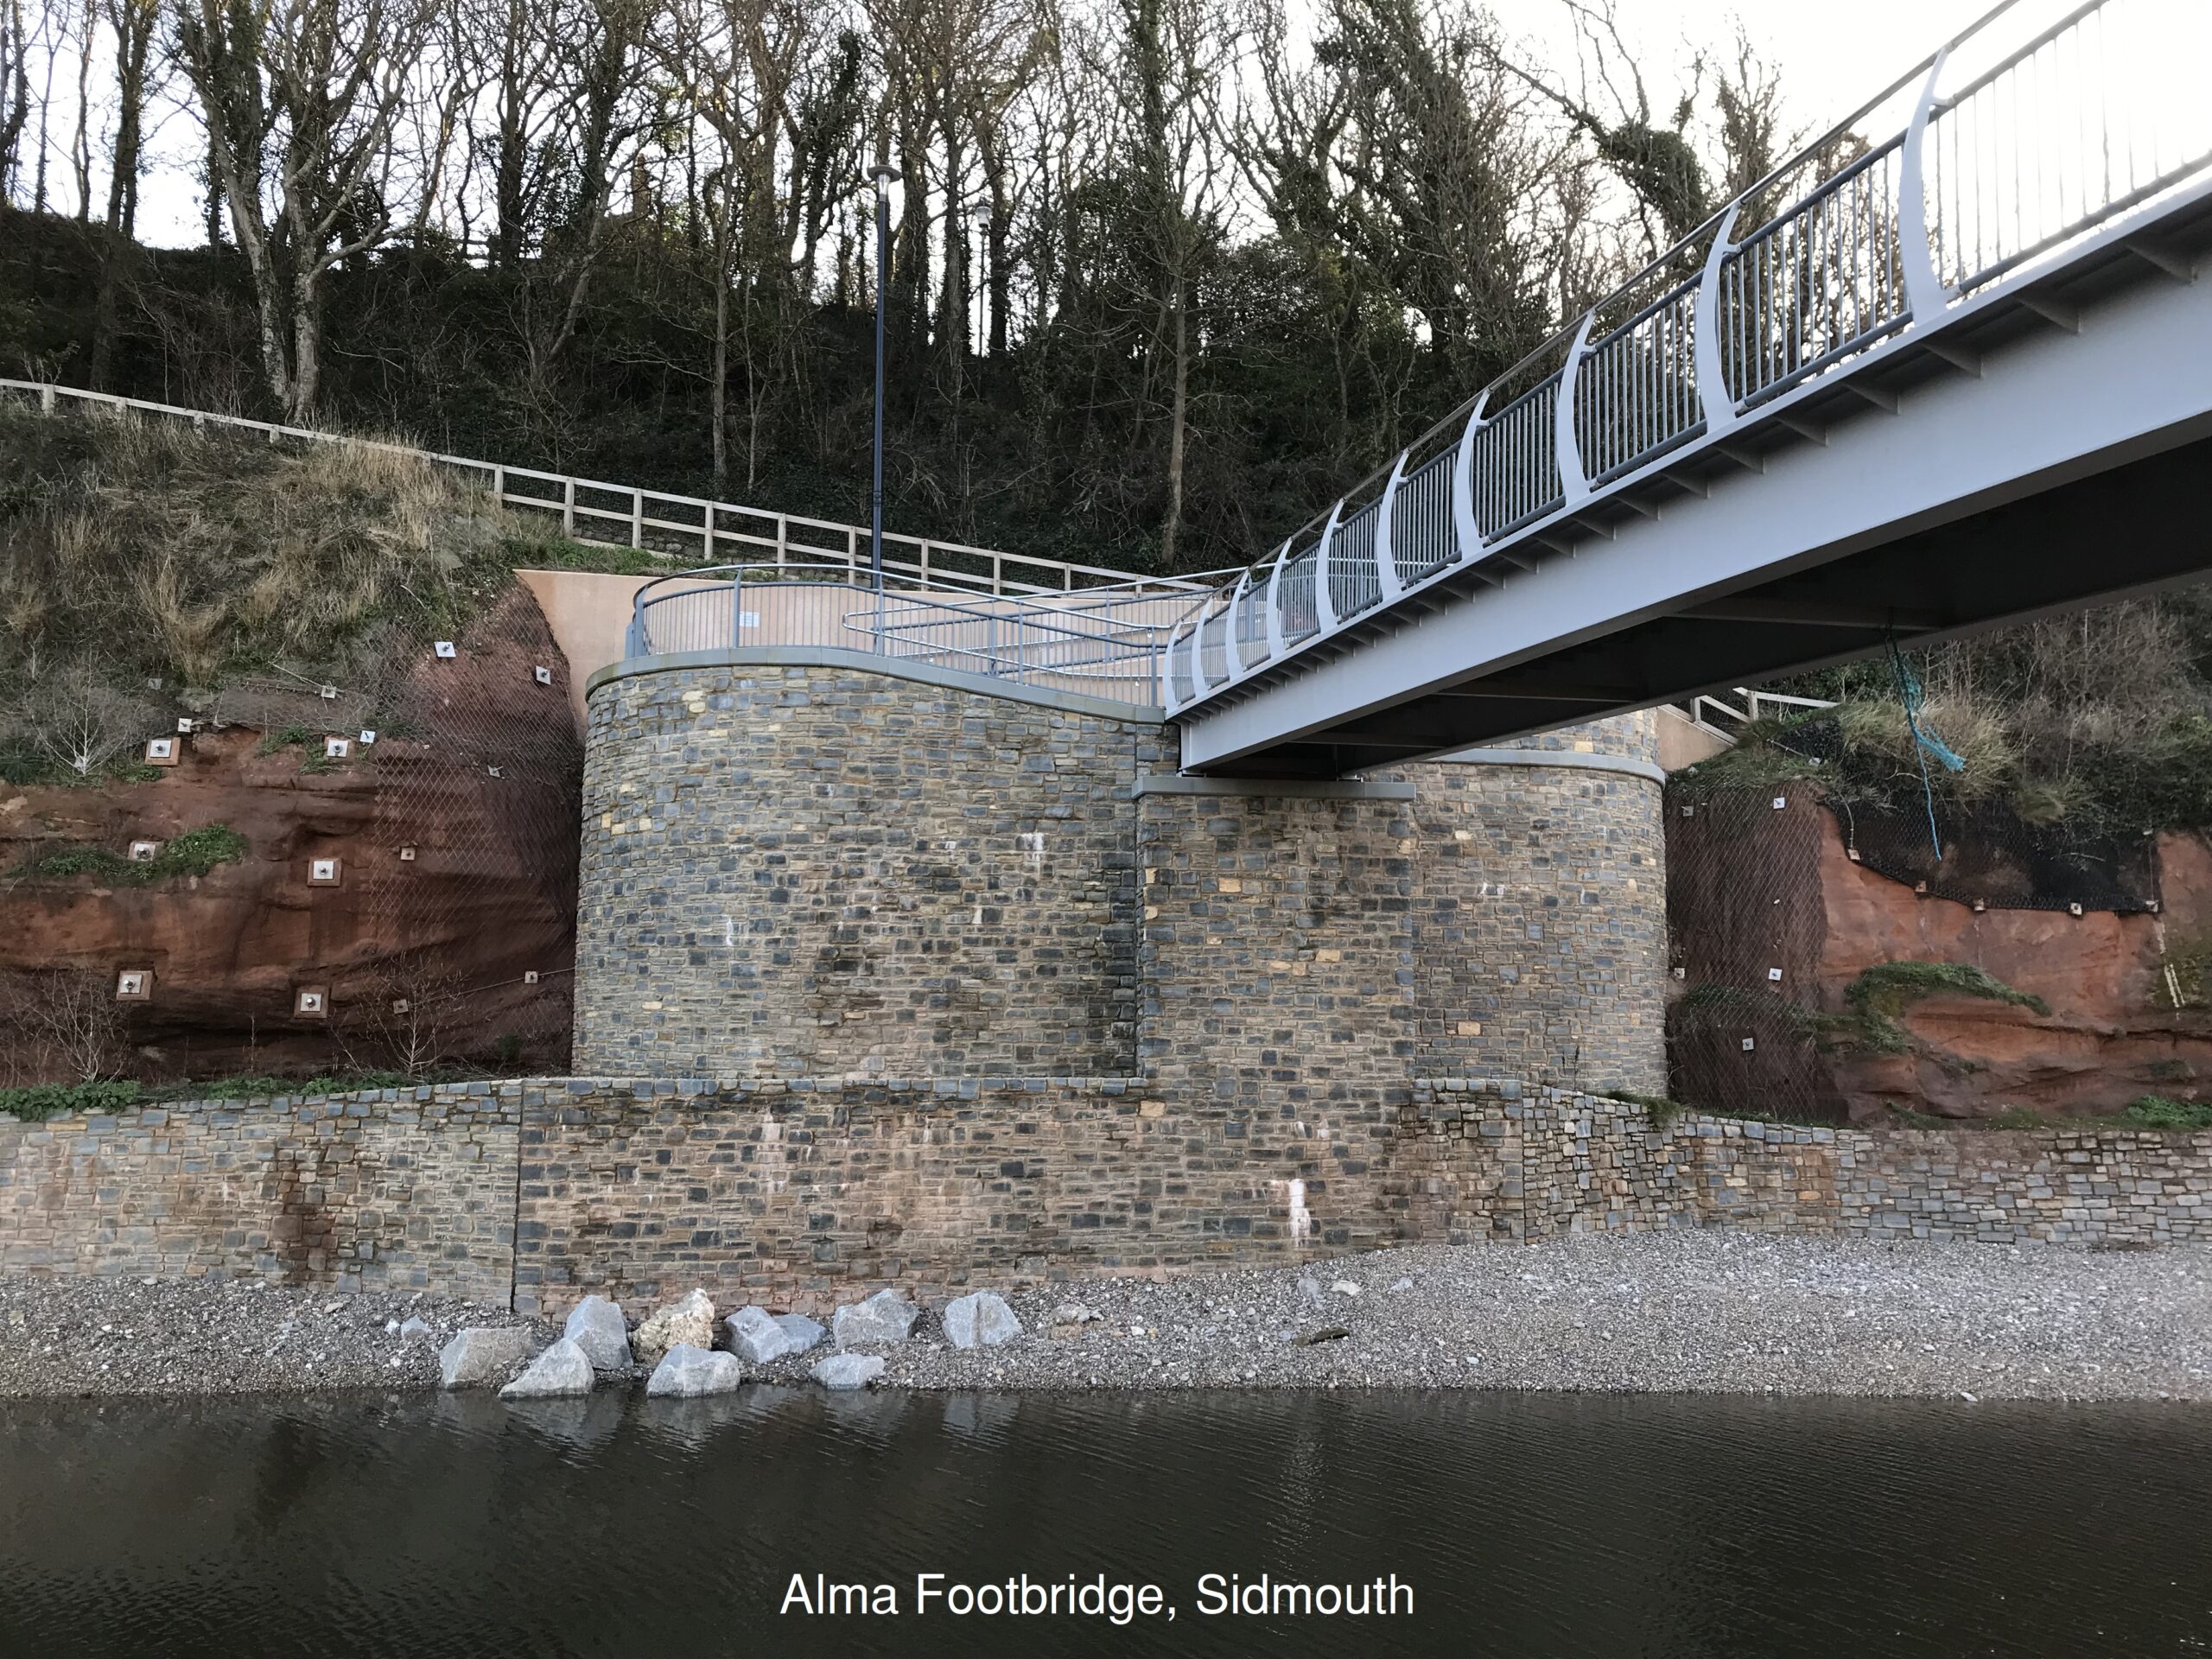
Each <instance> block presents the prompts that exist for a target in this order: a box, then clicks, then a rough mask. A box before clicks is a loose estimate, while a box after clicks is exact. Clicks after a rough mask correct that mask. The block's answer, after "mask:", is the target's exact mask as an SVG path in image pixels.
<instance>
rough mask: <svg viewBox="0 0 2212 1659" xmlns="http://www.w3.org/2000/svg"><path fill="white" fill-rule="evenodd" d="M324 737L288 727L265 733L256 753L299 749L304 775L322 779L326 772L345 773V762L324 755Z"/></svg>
mask: <svg viewBox="0 0 2212 1659" xmlns="http://www.w3.org/2000/svg"><path fill="white" fill-rule="evenodd" d="M324 736H325V734H324V733H321V732H311V731H309V730H308V728H306V727H304V726H287V727H285V728H283V730H282V731H278V732H265V733H264V734H262V739H261V742H260V744H259V745H258V746H257V747H256V748H255V750H254V753H256V754H276V753H280V752H282V751H283V750H285V749H297V750H299V752H300V771H301V772H302V773H304V774H310V775H313V776H316V777H320V776H321V775H322V774H323V773H325V772H340V771H343V770H344V769H345V766H346V762H345V761H343V760H333V759H332V758H331V757H330V756H329V755H327V754H326V753H323V747H322V740H323V738H324Z"/></svg>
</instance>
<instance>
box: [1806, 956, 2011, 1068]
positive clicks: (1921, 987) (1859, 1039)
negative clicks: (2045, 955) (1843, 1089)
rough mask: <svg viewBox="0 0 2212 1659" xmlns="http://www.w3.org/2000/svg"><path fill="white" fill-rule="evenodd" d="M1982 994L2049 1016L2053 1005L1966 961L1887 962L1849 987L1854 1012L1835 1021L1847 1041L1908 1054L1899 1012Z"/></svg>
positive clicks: (1839, 1035) (1846, 996)
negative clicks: (1933, 1000)
mask: <svg viewBox="0 0 2212 1659" xmlns="http://www.w3.org/2000/svg"><path fill="white" fill-rule="evenodd" d="M1936 995H1949V996H1978V997H1981V998H1983V999H1984V1000H1986V1001H1991V1002H2005V1003H2010V1004H2012V1006H2013V1007H2022V1008H2031V1009H2032V1010H2034V1011H2035V1012H2036V1013H2037V1014H2049V1013H2050V1004H2049V1003H2047V1002H2045V1001H2044V1000H2043V998H2041V997H2039V996H2034V995H2030V994H2029V993H2028V992H2025V991H2016V990H2014V989H2013V988H2012V987H2011V986H2010V985H2007V984H2006V983H2005V982H2004V981H2003V980H2001V979H1999V978H1997V977H1995V976H1993V975H1992V974H1990V973H1988V972H1986V970H1984V969H1980V968H1977V967H1975V966H1974V965H1973V964H1972V963H1963V962H1883V963H1876V964H1875V965H1874V966H1873V967H1872V968H1869V969H1866V972H1865V973H1863V974H1861V975H1859V977H1858V978H1856V979H1854V980H1853V981H1852V982H1851V984H1850V985H1849V987H1848V988H1846V990H1845V991H1844V994H1843V996H1844V1001H1847V1002H1848V1003H1849V1004H1850V1005H1851V1012H1850V1013H1849V1014H1846V1015H1843V1016H1841V1018H1840V1019H1839V1020H1835V1021H1834V1025H1833V1027H1832V1029H1833V1032H1834V1035H1835V1036H1836V1037H1837V1038H1838V1039H1840V1040H1841V1041H1843V1042H1845V1043H1847V1044H1849V1045H1852V1046H1860V1047H1865V1048H1869V1049H1872V1050H1873V1051H1874V1052H1877V1053H1883V1054H1902V1053H1904V1052H1906V1051H1907V1050H1909V1049H1910V1047H1911V1046H1912V1039H1911V1036H1910V1033H1907V1032H1906V1030H1905V1028H1904V1026H1903V1025H1901V1024H1899V1023H1898V1020H1897V1016H1898V1015H1899V1014H1903V1013H1904V1011H1905V1010H1906V1009H1907V1008H1909V1007H1911V1006H1912V1005H1913V1004H1914V1003H1916V1002H1917V1001H1920V1000H1921V999H1922V998H1923V997H1925V996H1936Z"/></svg>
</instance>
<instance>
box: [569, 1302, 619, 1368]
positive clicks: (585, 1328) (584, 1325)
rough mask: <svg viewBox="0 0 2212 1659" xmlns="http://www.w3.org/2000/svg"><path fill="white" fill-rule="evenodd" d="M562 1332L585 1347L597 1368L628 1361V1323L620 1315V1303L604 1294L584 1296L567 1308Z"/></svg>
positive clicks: (590, 1359) (585, 1353)
mask: <svg viewBox="0 0 2212 1659" xmlns="http://www.w3.org/2000/svg"><path fill="white" fill-rule="evenodd" d="M562 1334H563V1336H565V1337H567V1338H568V1339H569V1341H570V1342H573V1343H575V1344H576V1346H577V1347H579V1348H581V1349H582V1350H583V1351H584V1357H585V1358H586V1359H588V1360H589V1361H591V1363H592V1369H593V1370H598V1371H619V1370H624V1369H625V1368H626V1367H627V1366H628V1365H629V1363H630V1327H629V1326H628V1325H626V1324H625V1323H624V1322H623V1319H622V1304H621V1303H620V1302H610V1301H608V1300H607V1298H606V1297H604V1296H587V1297H585V1298H584V1299H583V1300H582V1301H581V1302H578V1303H577V1304H576V1305H575V1306H574V1307H572V1308H570V1309H569V1323H568V1325H566V1326H565V1327H563V1331H562Z"/></svg>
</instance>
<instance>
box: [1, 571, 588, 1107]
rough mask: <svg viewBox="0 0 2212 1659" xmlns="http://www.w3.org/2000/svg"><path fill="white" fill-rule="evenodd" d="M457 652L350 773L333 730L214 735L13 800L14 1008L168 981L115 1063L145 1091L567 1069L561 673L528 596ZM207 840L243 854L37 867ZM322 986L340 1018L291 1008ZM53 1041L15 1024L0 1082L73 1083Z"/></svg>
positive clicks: (127, 1018) (409, 688)
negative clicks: (74, 868)
mask: <svg viewBox="0 0 2212 1659" xmlns="http://www.w3.org/2000/svg"><path fill="white" fill-rule="evenodd" d="M460 645H461V649H460V652H459V654H458V655H457V656H456V657H455V658H453V659H451V660H448V661H440V660H437V659H435V658H433V657H432V656H431V655H430V654H429V652H425V653H424V656H423V661H422V662H421V663H420V664H418V665H416V666H415V667H413V668H411V669H410V671H408V672H407V673H406V674H405V675H404V677H403V679H402V682H401V683H399V684H398V685H397V687H395V688H393V689H392V690H391V691H390V692H389V693H388V694H386V695H385V696H384V697H383V698H382V699H381V700H380V702H381V707H380V709H379V711H378V714H377V715H375V716H373V717H374V718H376V719H378V720H382V721H385V722H386V723H387V725H388V726H389V727H390V728H391V729H389V730H387V731H385V732H382V733H379V734H378V741H377V742H376V743H375V744H374V746H373V747H356V749H355V752H354V753H353V756H352V757H350V758H348V759H346V760H341V761H337V762H334V763H326V762H324V761H322V760H321V759H319V758H316V759H314V760H312V763H310V757H311V756H312V757H320V755H321V732H320V731H319V730H318V731H316V732H315V734H314V741H313V742H312V744H310V745H308V746H304V747H303V746H301V745H298V744H288V745H284V746H283V747H274V748H270V747H269V746H268V744H267V743H266V741H265V735H266V734H264V733H263V732H260V731H256V730H250V729H245V728H237V727H233V728H228V729H224V730H219V731H202V732H200V733H198V734H194V736H193V737H191V738H190V739H189V740H188V741H187V742H186V743H185V745H184V747H183V753H182V756H181V761H180V763H179V764H178V765H177V766H175V767H174V768H171V769H168V770H167V771H165V772H162V775H161V776H160V777H159V778H158V779H156V780H155V781H151V782H146V783H106V784H101V785H87V786H82V787H74V788H64V787H15V786H10V785H0V976H6V978H7V980H8V981H9V983H10V989H11V990H12V993H13V995H15V996H16V997H17V998H18V999H20V998H22V997H23V996H24V995H37V994H38V988H39V986H40V985H41V983H44V982H47V981H46V980H45V976H48V975H51V974H53V973H54V972H55V971H56V970H78V971H81V972H83V973H86V974H87V975H92V974H96V975H98V976H99V979H100V982H102V983H103V985H105V987H106V988H108V989H109V990H111V989H112V986H113V981H114V976H115V975H116V973H117V972H118V971H119V970H121V969H151V970H152V972H153V975H154V991H153V995H152V997H151V999H150V1000H149V1001H146V1002H144V1003H142V1004H134V1005H127V1006H123V1007H119V1008H118V1013H119V1014H121V1015H122V1016H123V1023H122V1029H121V1031H120V1033H118V1035H119V1036H120V1038H121V1039H122V1042H123V1045H124V1047H123V1050H122V1052H118V1055H117V1061H118V1065H119V1067H120V1069H121V1070H122V1071H124V1072H125V1073H126V1074H128V1075H135V1076H140V1077H149V1078H153V1077H184V1076H190V1077H219V1076H222V1075H225V1074H226V1073H237V1072H256V1073H267V1072H276V1073H280V1074H281V1073H292V1072H299V1073H307V1072H312V1071H317V1070H327V1069H330V1068H333V1067H339V1066H370V1067H376V1066H386V1065H405V1064H407V1063H409V1062H410V1061H411V1062H412V1063H413V1064H414V1065H416V1066H417V1067H423V1066H427V1065H432V1064H436V1063H447V1064H454V1065H476V1066H488V1065H505V1066H507V1067H510V1068H511V1067H513V1066H516V1065H526V1066H529V1067H531V1068H532V1069H542V1070H548V1071H558V1070H560V1069H562V1068H563V1067H564V1066H565V1065H566V1062H567V1053H568V1034H569V1033H568V1026H569V1014H568V1007H569V971H570V969H571V968H572V965H573V960H574V951H575V861H576V816H575V813H576V808H575V801H576V790H577V780H578V776H579V772H580V770H581V752H580V748H579V745H578V741H577V738H576V734H575V728H574V725H573V722H572V721H571V719H570V717H569V708H568V683H567V681H568V675H567V668H566V664H564V663H563V660H562V658H561V657H560V654H559V652H558V651H557V649H556V647H555V646H554V645H553V642H552V637H551V635H550V632H548V631H547V629H546V626H545V624H544V620H543V618H542V617H541V616H540V615H539V613H538V612H537V607H536V605H535V604H534V603H533V602H532V601H531V599H530V597H529V595H528V594H526V593H525V592H524V591H523V590H522V589H521V588H519V587H518V588H515V589H514V590H513V591H512V593H510V594H507V595H505V597H504V598H503V599H502V600H501V601H500V602H499V604H498V605H497V606H495V607H493V611H492V612H491V613H489V614H487V615H486V617H485V618H484V619H483V620H482V621H481V622H480V623H479V624H478V625H477V626H474V628H472V629H471V630H470V632H469V633H468V635H467V637H466V638H465V639H463V640H462V641H461V642H460ZM540 667H543V668H546V669H548V670H550V676H551V683H550V684H544V683H539V681H538V679H537V676H536V673H535V671H536V670H537V669H538V668H540ZM264 750H265V751H266V752H264ZM326 766H327V769H326ZM213 824H223V825H227V826H228V827H229V828H230V829H232V830H233V831H235V832H237V834H238V835H239V836H242V837H244V839H245V848H246V850H245V855H244V856H243V857H241V858H239V859H238V860H237V861H234V862H226V863H222V864H219V865H217V866H216V867H215V868H213V869H212V870H210V871H209V872H208V873H207V874H204V875H198V876H193V875H182V876H176V877H171V878H156V879H155V880H149V881H148V882H145V883H143V884H138V883H133V882H129V881H121V880H103V879H102V878H101V877H99V875H97V874H92V875H77V876H64V877H47V876H40V875H37V874H33V873H32V867H34V866H35V865H36V864H37V863H38V862H39V861H41V860H42V859H45V858H48V857H49V856H51V855H54V854H56V853H60V852H65V851H67V850H69V849H79V848H99V849H107V850H108V851H110V852H111V853H114V854H116V855H124V854H126V853H127V851H128V849H129V847H130V842H133V841H135V840H141V839H144V840H154V841H162V842H166V841H168V840H171V839H173V838H175V836H179V835H181V834H183V833H185V832H188V831H190V830H193V829H200V828H204V827H206V826H208V825H213ZM403 849H413V856H412V857H411V858H403V856H402V852H403ZM316 858H336V859H338V860H339V861H340V870H339V881H338V884H337V885H335V886H323V887H318V886H311V885H310V884H309V881H308V872H309V861H310V860H311V859H316ZM529 976H536V978H535V980H534V981H533V980H531V978H530V977H529ZM302 988H323V989H325V990H327V994H328V997H329V1013H328V1015H327V1017H325V1018H321V1019H316V1018H305V1017H302V1016H300V1015H299V1014H296V1012H295V999H296V993H297V992H298V991H299V990H300V989H302ZM34 1027H35V1021H34V1020H29V1019H26V1018H21V1017H19V1018H16V1019H13V1020H5V1019H0V1084H6V1083H11V1082H22V1081H31V1080H35V1078H37V1077H41V1075H43V1076H46V1077H52V1076H53V1075H54V1073H55V1071H56V1069H57V1068H56V1065H55V1062H54V1057H53V1056H52V1055H51V1054H50V1053H45V1052H41V1049H42V1048H43V1047H44V1046H45V1045H44V1044H42V1042H41V1039H40V1038H39V1036H38V1033H36V1031H35V1029H34Z"/></svg>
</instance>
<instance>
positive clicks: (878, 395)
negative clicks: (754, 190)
mask: <svg viewBox="0 0 2212 1659" xmlns="http://www.w3.org/2000/svg"><path fill="white" fill-rule="evenodd" d="M868 176H869V177H870V178H872V179H874V181H875V483H874V489H873V490H872V492H871V493H870V497H869V512H870V514H871V516H870V518H869V520H868V573H869V575H870V578H871V581H872V585H873V586H874V588H875V648H876V649H877V650H878V651H881V650H882V649H883V295H884V289H886V288H887V287H888V286H889V285H890V282H891V187H892V186H893V185H894V184H896V183H898V182H899V169H898V168H895V167H893V166H891V165H890V164H889V163H887V162H877V163H876V164H875V165H874V167H873V168H869V169H868Z"/></svg>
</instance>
